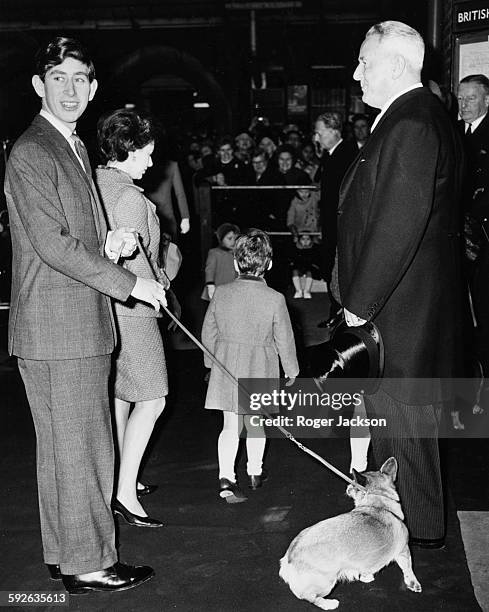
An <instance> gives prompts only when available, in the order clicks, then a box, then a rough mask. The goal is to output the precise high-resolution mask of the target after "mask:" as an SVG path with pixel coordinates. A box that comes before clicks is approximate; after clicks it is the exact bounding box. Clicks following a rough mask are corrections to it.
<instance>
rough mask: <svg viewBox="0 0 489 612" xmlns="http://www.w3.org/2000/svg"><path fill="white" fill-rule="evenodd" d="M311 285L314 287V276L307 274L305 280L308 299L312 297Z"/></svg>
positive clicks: (306, 297) (305, 293) (305, 294)
mask: <svg viewBox="0 0 489 612" xmlns="http://www.w3.org/2000/svg"><path fill="white" fill-rule="evenodd" d="M311 287H312V278H311V277H310V276H306V278H305V280H304V297H305V299H306V300H310V299H311V298H312V295H311Z"/></svg>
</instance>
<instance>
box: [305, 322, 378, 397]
mask: <svg viewBox="0 0 489 612" xmlns="http://www.w3.org/2000/svg"><path fill="white" fill-rule="evenodd" d="M309 357H310V361H309V368H310V373H311V375H312V377H313V378H314V381H315V383H316V385H317V386H318V387H319V388H320V389H321V390H323V384H324V381H325V380H326V379H327V378H356V379H362V383H365V384H363V385H362V386H364V388H365V391H366V392H367V393H374V392H375V390H376V389H377V387H378V385H379V379H380V378H381V377H382V373H383V370H384V345H383V343H382V337H381V335H380V332H379V330H378V329H377V327H376V326H375V325H374V324H373V323H371V322H369V323H365V324H364V325H359V326H357V327H353V326H352V327H348V325H347V324H346V322H345V321H342V322H341V323H340V324H339V325H338V326H337V327H336V328H335V330H334V331H333V335H332V336H331V338H330V340H328V341H327V342H324V343H323V344H318V345H316V346H313V347H311V349H310V352H309ZM364 379H369V380H368V381H365V380H364Z"/></svg>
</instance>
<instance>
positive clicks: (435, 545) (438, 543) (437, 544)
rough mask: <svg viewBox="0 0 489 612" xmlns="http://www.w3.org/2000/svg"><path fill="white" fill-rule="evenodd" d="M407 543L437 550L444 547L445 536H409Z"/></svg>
mask: <svg viewBox="0 0 489 612" xmlns="http://www.w3.org/2000/svg"><path fill="white" fill-rule="evenodd" d="M409 545H410V546H416V547H417V548H429V549H431V550H439V549H440V548H445V538H437V539H435V540H429V539H425V538H409Z"/></svg>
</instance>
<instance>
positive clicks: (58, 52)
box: [35, 36, 95, 83]
mask: <svg viewBox="0 0 489 612" xmlns="http://www.w3.org/2000/svg"><path fill="white" fill-rule="evenodd" d="M67 57H71V58H73V59H76V60H78V61H79V62H81V63H82V64H85V66H86V67H87V68H88V80H89V81H90V83H91V82H92V81H93V79H94V78H95V67H94V65H93V61H92V58H91V57H90V55H89V54H88V51H87V50H86V49H85V47H84V46H83V45H82V44H81V43H80V42H79V41H78V40H76V39H74V38H66V37H65V36H58V37H57V38H54V39H53V40H51V41H50V42H49V43H48V44H47V45H46V46H45V47H41V48H40V49H39V50H38V52H37V53H36V58H35V63H36V65H35V71H36V72H35V73H36V74H37V75H39V77H40V78H41V80H42V81H44V77H45V76H46V73H47V72H48V71H49V70H51V68H54V66H59V65H60V64H62V63H63V62H64V61H65V59H66V58H67Z"/></svg>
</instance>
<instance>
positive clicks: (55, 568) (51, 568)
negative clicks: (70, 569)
mask: <svg viewBox="0 0 489 612" xmlns="http://www.w3.org/2000/svg"><path fill="white" fill-rule="evenodd" d="M46 567H47V568H48V572H49V577H50V578H51V580H61V578H62V576H61V570H60V569H59V565H52V564H51V563H46Z"/></svg>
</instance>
